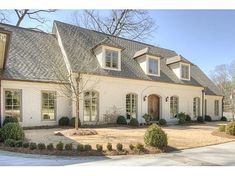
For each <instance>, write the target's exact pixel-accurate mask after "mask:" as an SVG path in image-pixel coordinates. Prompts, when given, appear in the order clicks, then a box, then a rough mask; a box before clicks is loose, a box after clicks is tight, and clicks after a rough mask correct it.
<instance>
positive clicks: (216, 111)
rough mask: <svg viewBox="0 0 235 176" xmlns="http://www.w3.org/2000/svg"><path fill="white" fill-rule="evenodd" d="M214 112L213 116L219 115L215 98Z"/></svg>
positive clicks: (217, 101) (217, 102)
mask: <svg viewBox="0 0 235 176" xmlns="http://www.w3.org/2000/svg"><path fill="white" fill-rule="evenodd" d="M214 113H215V116H219V100H215V104H214Z"/></svg>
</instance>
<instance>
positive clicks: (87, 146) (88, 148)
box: [83, 144, 92, 151]
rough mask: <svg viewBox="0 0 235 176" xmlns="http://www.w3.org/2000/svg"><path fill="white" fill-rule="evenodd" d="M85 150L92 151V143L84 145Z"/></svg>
mask: <svg viewBox="0 0 235 176" xmlns="http://www.w3.org/2000/svg"><path fill="white" fill-rule="evenodd" d="M83 150H84V151H91V150H92V147H91V145H89V144H86V145H84V149H83Z"/></svg>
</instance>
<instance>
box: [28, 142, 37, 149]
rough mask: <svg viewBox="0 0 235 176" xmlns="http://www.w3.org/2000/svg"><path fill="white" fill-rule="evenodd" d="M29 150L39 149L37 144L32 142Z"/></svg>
mask: <svg viewBox="0 0 235 176" xmlns="http://www.w3.org/2000/svg"><path fill="white" fill-rule="evenodd" d="M29 149H30V150H35V149H37V144H36V143H35V142H31V143H30V144H29Z"/></svg>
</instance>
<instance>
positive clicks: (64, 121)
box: [59, 117, 69, 126]
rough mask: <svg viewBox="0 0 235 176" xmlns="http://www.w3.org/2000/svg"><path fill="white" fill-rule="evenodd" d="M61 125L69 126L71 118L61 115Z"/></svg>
mask: <svg viewBox="0 0 235 176" xmlns="http://www.w3.org/2000/svg"><path fill="white" fill-rule="evenodd" d="M59 125H60V126H68V125H69V118H68V117H61V118H60V120H59Z"/></svg>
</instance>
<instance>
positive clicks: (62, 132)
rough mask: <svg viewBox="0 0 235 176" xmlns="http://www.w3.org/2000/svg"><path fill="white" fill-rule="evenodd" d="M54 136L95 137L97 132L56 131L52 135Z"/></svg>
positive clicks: (89, 130)
mask: <svg viewBox="0 0 235 176" xmlns="http://www.w3.org/2000/svg"><path fill="white" fill-rule="evenodd" d="M54 134H55V135H56V136H87V135H96V134H97V131H95V130H93V129H82V128H79V129H78V130H76V129H74V128H73V129H67V130H66V131H57V132H55V133H54Z"/></svg>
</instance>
